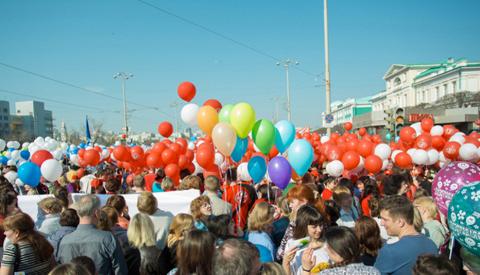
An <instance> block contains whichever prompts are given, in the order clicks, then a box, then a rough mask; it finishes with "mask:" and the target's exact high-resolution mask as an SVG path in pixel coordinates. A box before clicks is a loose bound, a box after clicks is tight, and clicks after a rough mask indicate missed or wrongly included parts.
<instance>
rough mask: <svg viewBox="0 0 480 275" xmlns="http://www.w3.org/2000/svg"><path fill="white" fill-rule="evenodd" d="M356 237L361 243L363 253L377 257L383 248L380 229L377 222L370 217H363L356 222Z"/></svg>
mask: <svg viewBox="0 0 480 275" xmlns="http://www.w3.org/2000/svg"><path fill="white" fill-rule="evenodd" d="M355 235H356V236H357V239H358V241H359V243H360V249H361V252H362V253H367V254H370V255H372V256H377V255H378V251H379V250H380V248H381V247H382V238H381V237H380V228H379V227H378V224H377V222H376V221H375V220H374V219H373V218H370V217H361V218H359V219H358V220H357V221H356V222H355Z"/></svg>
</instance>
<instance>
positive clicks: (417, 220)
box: [413, 207, 423, 233]
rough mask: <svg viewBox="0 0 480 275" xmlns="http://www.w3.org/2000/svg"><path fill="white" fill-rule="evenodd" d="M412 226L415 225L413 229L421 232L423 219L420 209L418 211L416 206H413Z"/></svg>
mask: <svg viewBox="0 0 480 275" xmlns="http://www.w3.org/2000/svg"><path fill="white" fill-rule="evenodd" d="M413 227H415V231H417V232H418V233H422V229H423V219H422V215H421V214H420V211H418V208H416V207H413Z"/></svg>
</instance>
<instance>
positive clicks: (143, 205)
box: [137, 192, 158, 215]
mask: <svg viewBox="0 0 480 275" xmlns="http://www.w3.org/2000/svg"><path fill="white" fill-rule="evenodd" d="M137 208H138V211H140V213H144V214H147V215H153V214H154V213H155V212H156V211H157V208H158V204H157V198H155V196H154V195H153V194H152V193H151V192H142V193H140V195H139V196H138V199H137Z"/></svg>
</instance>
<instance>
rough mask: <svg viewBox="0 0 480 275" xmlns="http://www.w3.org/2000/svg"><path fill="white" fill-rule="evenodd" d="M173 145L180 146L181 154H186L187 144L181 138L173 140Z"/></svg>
mask: <svg viewBox="0 0 480 275" xmlns="http://www.w3.org/2000/svg"><path fill="white" fill-rule="evenodd" d="M175 143H177V144H179V145H180V146H182V150H181V153H182V154H185V153H186V152H187V149H188V142H187V141H186V140H185V139H183V138H177V139H176V140H175Z"/></svg>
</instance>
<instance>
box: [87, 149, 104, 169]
mask: <svg viewBox="0 0 480 275" xmlns="http://www.w3.org/2000/svg"><path fill="white" fill-rule="evenodd" d="M83 160H84V161H85V163H86V164H87V165H91V166H96V165H97V164H98V163H99V162H100V154H99V153H98V152H97V150H95V149H88V150H86V151H85V153H84V154H83Z"/></svg>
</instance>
